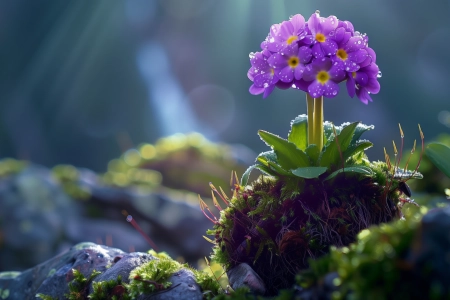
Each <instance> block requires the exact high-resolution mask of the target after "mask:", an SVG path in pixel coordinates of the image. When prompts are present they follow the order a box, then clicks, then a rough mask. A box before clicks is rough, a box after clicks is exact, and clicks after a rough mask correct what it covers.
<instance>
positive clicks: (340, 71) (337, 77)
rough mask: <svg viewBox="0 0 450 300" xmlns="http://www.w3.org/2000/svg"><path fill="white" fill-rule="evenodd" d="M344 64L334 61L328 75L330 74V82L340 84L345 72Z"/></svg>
mask: <svg viewBox="0 0 450 300" xmlns="http://www.w3.org/2000/svg"><path fill="white" fill-rule="evenodd" d="M344 66H345V65H344V63H343V62H340V61H335V62H334V63H333V66H332V67H331V68H330V69H329V71H328V74H330V77H331V79H332V80H334V81H336V82H341V81H342V80H344V78H345V74H346V73H345V71H344Z"/></svg>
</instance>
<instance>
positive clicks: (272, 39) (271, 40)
mask: <svg viewBox="0 0 450 300" xmlns="http://www.w3.org/2000/svg"><path fill="white" fill-rule="evenodd" d="M269 42H271V43H273V42H275V39H274V38H273V37H271V38H270V39H269ZM277 46H278V45H277Z"/></svg>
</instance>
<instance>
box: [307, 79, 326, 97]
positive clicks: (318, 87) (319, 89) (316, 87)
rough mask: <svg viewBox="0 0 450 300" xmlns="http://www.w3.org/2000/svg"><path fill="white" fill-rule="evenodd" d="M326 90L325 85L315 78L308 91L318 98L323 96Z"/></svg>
mask: <svg viewBox="0 0 450 300" xmlns="http://www.w3.org/2000/svg"><path fill="white" fill-rule="evenodd" d="M324 92H325V87H324V86H323V85H322V84H321V83H320V82H318V81H317V80H314V81H313V82H312V83H311V84H310V85H309V86H308V93H309V94H310V95H311V96H312V97H313V98H318V97H321V96H322V95H323V93H324Z"/></svg>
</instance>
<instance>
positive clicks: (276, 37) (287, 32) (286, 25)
mask: <svg viewBox="0 0 450 300" xmlns="http://www.w3.org/2000/svg"><path fill="white" fill-rule="evenodd" d="M304 28H305V18H303V16H302V15H300V14H297V15H295V16H293V17H291V18H290V19H289V21H284V22H283V23H281V24H276V25H272V27H271V28H270V33H269V36H268V37H267V38H266V41H265V42H266V43H265V44H264V45H262V46H264V47H267V49H268V50H270V51H272V52H278V51H280V50H283V49H284V48H285V47H287V46H289V45H292V44H295V43H296V42H297V41H299V40H300V39H301V38H302V37H303V36H304V35H306V32H305V31H304Z"/></svg>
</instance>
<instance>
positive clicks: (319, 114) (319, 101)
mask: <svg viewBox="0 0 450 300" xmlns="http://www.w3.org/2000/svg"><path fill="white" fill-rule="evenodd" d="M313 120H314V144H316V145H317V147H318V148H319V151H322V148H323V96H322V97H320V98H314V119H313Z"/></svg>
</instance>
